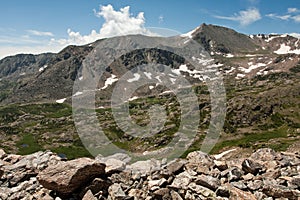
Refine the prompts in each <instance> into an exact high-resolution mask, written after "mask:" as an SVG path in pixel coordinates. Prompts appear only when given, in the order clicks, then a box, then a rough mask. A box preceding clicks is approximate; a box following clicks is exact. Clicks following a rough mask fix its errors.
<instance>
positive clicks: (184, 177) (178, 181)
mask: <svg viewBox="0 0 300 200" xmlns="http://www.w3.org/2000/svg"><path fill="white" fill-rule="evenodd" d="M193 179H195V177H193V176H191V175H190V174H189V173H187V172H182V173H180V174H178V175H177V176H176V177H175V179H174V180H173V182H172V184H171V185H170V186H171V187H172V188H177V189H187V186H188V185H189V184H190V183H191V182H192V180H193Z"/></svg>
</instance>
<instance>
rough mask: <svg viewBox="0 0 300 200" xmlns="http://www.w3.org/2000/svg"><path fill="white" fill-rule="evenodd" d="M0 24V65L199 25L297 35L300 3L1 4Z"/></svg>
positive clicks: (45, 0)
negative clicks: (72, 47) (20, 57)
mask: <svg viewBox="0 0 300 200" xmlns="http://www.w3.org/2000/svg"><path fill="white" fill-rule="evenodd" d="M0 19H1V21H0V59H1V58H3V57H5V56H9V55H15V54H18V53H33V54H37V53H42V52H58V51H60V50H61V49H62V48H64V47H66V46H67V45H70V44H75V45H83V44H87V43H91V42H93V41H95V40H97V39H101V38H107V37H113V36H118V35H126V34H147V35H157V34H163V35H168V34H180V33H186V32H189V31H191V30H193V29H195V28H196V27H198V26H199V25H201V24H202V23H206V24H215V25H220V26H225V27H228V28H232V29H234V30H236V31H238V32H241V33H245V34H258V33H265V34H268V33H296V34H299V33H300V2H299V0H210V1H208V0H184V1H183V0H51V1H50V0H2V1H1V7H0ZM162 30H165V31H162ZM296 34H295V35H296ZM297 36H299V35H297Z"/></svg>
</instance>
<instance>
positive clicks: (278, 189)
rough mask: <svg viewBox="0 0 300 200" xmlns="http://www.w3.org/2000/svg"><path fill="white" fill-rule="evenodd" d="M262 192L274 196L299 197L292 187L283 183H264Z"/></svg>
mask: <svg viewBox="0 0 300 200" xmlns="http://www.w3.org/2000/svg"><path fill="white" fill-rule="evenodd" d="M262 192H263V193H265V194H266V195H267V196H270V197H273V198H282V197H283V198H288V199H297V198H296V197H295V196H294V192H293V191H292V190H291V189H289V188H287V187H285V186H281V185H270V184H268V185H264V186H263V189H262Z"/></svg>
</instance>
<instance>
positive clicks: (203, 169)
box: [185, 151, 215, 174]
mask: <svg viewBox="0 0 300 200" xmlns="http://www.w3.org/2000/svg"><path fill="white" fill-rule="evenodd" d="M186 158H187V161H188V162H187V164H186V165H185V166H186V168H187V169H191V170H193V171H195V172H197V173H199V174H207V173H208V172H209V171H210V169H211V168H213V166H214V165H215V163H214V160H213V158H212V157H211V156H210V155H208V154H207V153H204V152H201V151H194V152H191V153H189V154H188V155H187V157H186Z"/></svg>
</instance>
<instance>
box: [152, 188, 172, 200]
mask: <svg viewBox="0 0 300 200" xmlns="http://www.w3.org/2000/svg"><path fill="white" fill-rule="evenodd" d="M153 194H154V199H167V198H170V197H171V196H170V189H169V188H160V189H158V190H156V191H155V192H153Z"/></svg>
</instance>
